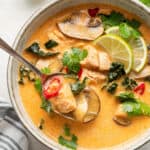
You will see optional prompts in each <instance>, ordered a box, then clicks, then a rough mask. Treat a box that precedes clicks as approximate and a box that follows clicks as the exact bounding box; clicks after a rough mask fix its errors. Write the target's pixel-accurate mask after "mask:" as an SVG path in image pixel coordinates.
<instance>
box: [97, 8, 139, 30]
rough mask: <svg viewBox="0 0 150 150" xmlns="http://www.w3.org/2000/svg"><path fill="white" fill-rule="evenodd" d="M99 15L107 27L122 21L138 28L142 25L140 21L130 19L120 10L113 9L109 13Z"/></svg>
mask: <svg viewBox="0 0 150 150" xmlns="http://www.w3.org/2000/svg"><path fill="white" fill-rule="evenodd" d="M99 16H100V17H101V20H102V22H103V24H104V27H105V28H106V29H107V28H109V27H112V26H118V25H120V24H121V23H127V24H128V25H129V26H131V27H132V28H134V29H136V30H137V29H138V28H139V27H140V22H139V21H137V20H135V19H132V20H129V19H127V18H125V16H124V15H123V14H121V13H120V12H115V11H112V12H111V13H110V14H109V15H105V14H99Z"/></svg>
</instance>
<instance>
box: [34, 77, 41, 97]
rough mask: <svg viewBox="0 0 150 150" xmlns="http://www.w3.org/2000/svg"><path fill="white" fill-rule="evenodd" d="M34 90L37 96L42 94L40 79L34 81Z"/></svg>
mask: <svg viewBox="0 0 150 150" xmlns="http://www.w3.org/2000/svg"><path fill="white" fill-rule="evenodd" d="M34 87H35V89H36V90H37V91H38V92H39V94H40V95H41V94H42V82H41V80H40V79H36V80H35V82H34Z"/></svg>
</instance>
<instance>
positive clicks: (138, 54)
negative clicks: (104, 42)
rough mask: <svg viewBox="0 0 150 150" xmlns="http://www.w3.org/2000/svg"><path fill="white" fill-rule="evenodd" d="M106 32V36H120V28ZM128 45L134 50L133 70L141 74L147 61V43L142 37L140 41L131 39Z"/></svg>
mask: <svg viewBox="0 0 150 150" xmlns="http://www.w3.org/2000/svg"><path fill="white" fill-rule="evenodd" d="M105 32H106V34H115V35H119V27H118V26H116V27H111V28H109V29H107V30H106V31H105ZM128 44H129V45H130V46H131V48H132V49H133V57H134V62H133V67H132V69H133V70H134V71H136V72H140V71H141V70H142V69H143V67H144V65H145V63H146V60H147V47H146V44H145V41H144V39H143V37H141V36H140V37H139V38H138V39H130V40H129V41H128Z"/></svg>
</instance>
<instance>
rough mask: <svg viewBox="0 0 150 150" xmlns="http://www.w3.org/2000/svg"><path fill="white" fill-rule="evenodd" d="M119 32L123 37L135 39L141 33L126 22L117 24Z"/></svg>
mask: <svg viewBox="0 0 150 150" xmlns="http://www.w3.org/2000/svg"><path fill="white" fill-rule="evenodd" d="M119 32H120V36H121V37H122V38H124V39H131V38H133V39H136V38H138V37H139V36H140V35H141V34H140V32H139V31H138V30H136V29H134V28H132V27H131V26H129V25H128V24H127V23H121V24H120V25H119Z"/></svg>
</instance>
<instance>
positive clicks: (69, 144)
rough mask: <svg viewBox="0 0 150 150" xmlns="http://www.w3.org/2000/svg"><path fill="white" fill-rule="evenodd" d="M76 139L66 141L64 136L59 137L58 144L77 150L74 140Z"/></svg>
mask: <svg viewBox="0 0 150 150" xmlns="http://www.w3.org/2000/svg"><path fill="white" fill-rule="evenodd" d="M74 139H75V138H74V137H73V138H72V139H71V140H68V139H65V138H64V137H63V136H59V138H58V142H59V144H61V145H63V146H66V147H68V148H70V149H72V150H76V149H77V143H76V141H75V140H74Z"/></svg>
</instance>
